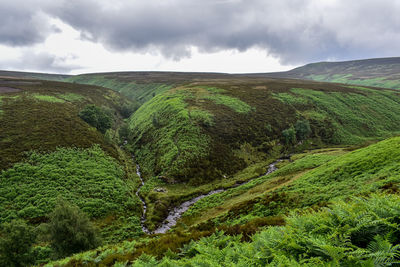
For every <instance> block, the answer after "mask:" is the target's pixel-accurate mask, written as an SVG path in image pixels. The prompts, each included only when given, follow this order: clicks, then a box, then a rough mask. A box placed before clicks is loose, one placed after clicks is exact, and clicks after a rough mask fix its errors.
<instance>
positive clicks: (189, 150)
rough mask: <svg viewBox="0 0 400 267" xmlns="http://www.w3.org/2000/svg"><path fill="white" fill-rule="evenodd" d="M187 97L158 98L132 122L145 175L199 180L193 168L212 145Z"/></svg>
mask: <svg viewBox="0 0 400 267" xmlns="http://www.w3.org/2000/svg"><path fill="white" fill-rule="evenodd" d="M186 97H187V95H186V94H185V92H182V91H177V92H171V93H166V94H161V95H157V96H155V97H154V98H153V99H152V100H150V101H149V102H148V103H146V105H143V106H142V107H140V108H139V109H138V110H137V111H136V112H135V113H134V114H133V116H132V117H131V118H130V127H131V129H132V132H133V134H134V136H135V137H136V139H135V140H134V144H135V145H136V146H137V148H138V149H137V150H136V151H135V154H136V155H137V159H138V161H139V162H140V163H141V166H142V169H143V170H144V172H145V173H147V174H152V173H161V174H163V175H167V176H172V177H181V178H186V177H195V170H194V169H192V168H195V166H196V164H197V163H198V160H199V159H201V157H203V156H204V155H206V154H207V146H208V144H209V141H208V138H207V136H206V135H205V134H203V133H202V131H201V128H200V127H199V126H198V122H197V121H198V120H193V119H192V118H191V112H190V111H189V110H188V108H187V104H186V102H185V98H186ZM197 114H199V112H197ZM201 114H202V115H204V114H205V113H201ZM203 117H204V116H203ZM148 138H152V139H153V141H152V142H148V141H145V140H148Z"/></svg>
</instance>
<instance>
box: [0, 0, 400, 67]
mask: <svg viewBox="0 0 400 267" xmlns="http://www.w3.org/2000/svg"><path fill="white" fill-rule="evenodd" d="M398 14H400V1H397V0H357V1H348V0H347V1H346V0H158V1H155V0H145V1H144V0H113V1H109V0H0V69H5V70H19V71H36V72H51V73H66V74H79V73H89V72H109V71H199V72H226V73H251V72H274V71H283V70H289V69H292V68H294V67H296V66H300V65H304V64H307V63H310V62H317V61H343V60H353V59H363V58H374V57H391V56H398V55H399V54H398V51H399V44H400V16H398Z"/></svg>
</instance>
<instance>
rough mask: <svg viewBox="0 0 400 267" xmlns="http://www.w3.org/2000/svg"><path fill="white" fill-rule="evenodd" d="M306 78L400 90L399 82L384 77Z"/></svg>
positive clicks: (343, 76)
mask: <svg viewBox="0 0 400 267" xmlns="http://www.w3.org/2000/svg"><path fill="white" fill-rule="evenodd" d="M306 78H307V79H311V80H316V81H321V82H334V83H346V84H354V85H363V86H374V87H383V88H393V89H400V81H399V80H391V79H387V77H384V76H383V77H376V78H370V79H355V78H353V77H352V75H351V74H335V75H333V76H329V75H324V74H322V75H309V76H307V77H306Z"/></svg>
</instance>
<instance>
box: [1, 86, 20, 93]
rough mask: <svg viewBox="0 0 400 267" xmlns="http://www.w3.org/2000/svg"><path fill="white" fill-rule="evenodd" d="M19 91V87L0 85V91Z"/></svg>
mask: <svg viewBox="0 0 400 267" xmlns="http://www.w3.org/2000/svg"><path fill="white" fill-rule="evenodd" d="M19 91H21V89H18V88H11V87H4V86H0V93H16V92H19Z"/></svg>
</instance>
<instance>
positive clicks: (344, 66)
mask: <svg viewBox="0 0 400 267" xmlns="http://www.w3.org/2000/svg"><path fill="white" fill-rule="evenodd" d="M250 76H256V77H275V78H293V79H306V80H315V81H324V82H335V83H347V84H355V85H364V86H376V87H384V88H393V89H400V57H393V58H374V59H364V60H352V61H343V62H318V63H311V64H307V65H305V66H302V67H298V68H295V69H293V70H290V71H286V72H275V73H263V74H262V73H260V74H251V75H250Z"/></svg>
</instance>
